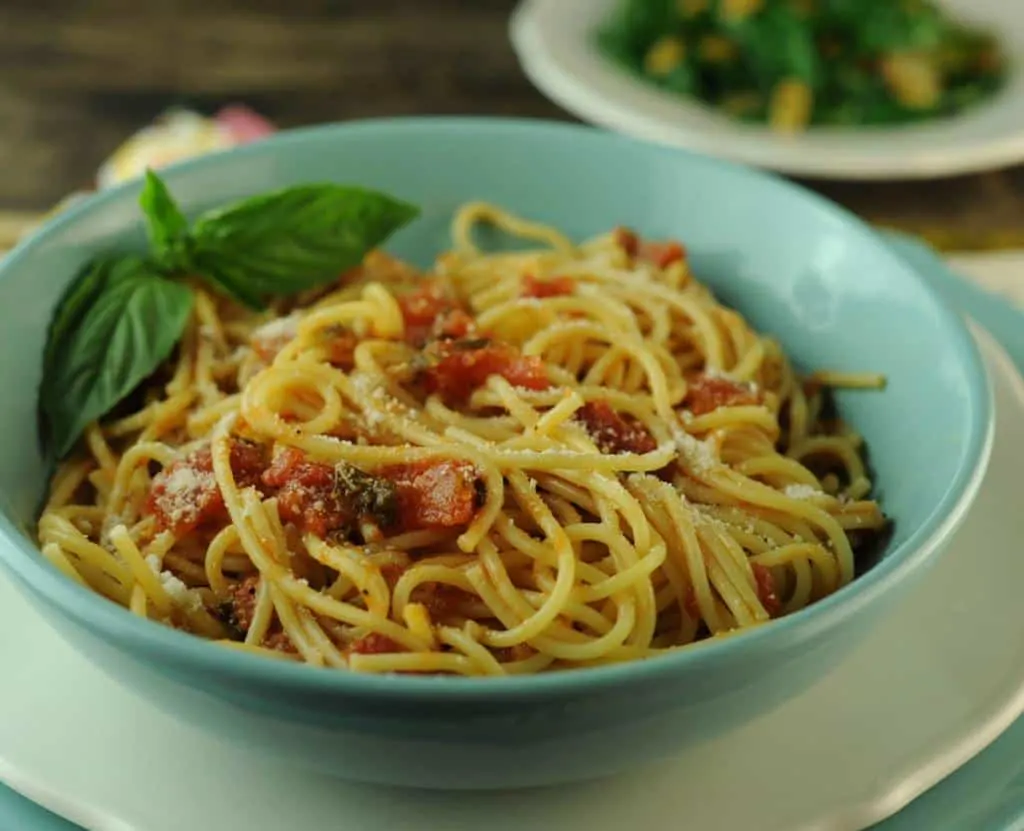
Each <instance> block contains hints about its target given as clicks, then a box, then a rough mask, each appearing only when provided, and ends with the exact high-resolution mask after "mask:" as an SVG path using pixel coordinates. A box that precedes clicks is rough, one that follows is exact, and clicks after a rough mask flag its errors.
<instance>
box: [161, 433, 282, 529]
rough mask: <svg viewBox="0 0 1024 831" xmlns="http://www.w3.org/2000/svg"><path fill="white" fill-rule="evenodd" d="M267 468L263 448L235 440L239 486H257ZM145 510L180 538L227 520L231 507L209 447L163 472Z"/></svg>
mask: <svg viewBox="0 0 1024 831" xmlns="http://www.w3.org/2000/svg"><path fill="white" fill-rule="evenodd" d="M265 467H266V453H265V451H264V449H263V448H262V447H260V446H259V445H256V444H252V443H251V442H247V441H241V440H233V441H232V443H231V471H232V473H234V476H235V482H236V483H237V484H238V486H239V487H242V488H246V487H250V486H252V485H256V484H257V483H258V482H259V481H260V474H261V473H262V472H263V469H264V468H265ZM145 510H146V513H148V514H151V515H152V516H154V517H155V518H156V523H157V527H158V528H159V529H160V530H169V531H171V532H172V533H173V534H174V535H175V536H177V537H180V536H184V535H185V534H188V533H189V532H191V531H194V530H195V529H196V528H198V527H199V526H201V525H208V524H210V523H215V522H221V521H225V520H226V519H227V510H226V509H225V507H224V496H223V494H221V492H220V488H219V487H218V486H217V479H216V477H215V476H214V473H213V455H212V454H211V452H210V448H209V446H205V447H201V448H199V449H198V450H194V451H193V452H192V453H190V454H189V455H188V456H186V457H185V458H184V459H179V460H178V461H176V462H173V463H172V464H170V465H168V466H167V467H166V468H164V469H163V470H162V471H160V473H158V474H157V475H156V477H155V478H154V479H153V484H152V486H151V487H150V489H149V496H148V497H147V499H146V508H145Z"/></svg>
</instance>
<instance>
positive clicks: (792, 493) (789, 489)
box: [782, 484, 822, 499]
mask: <svg viewBox="0 0 1024 831" xmlns="http://www.w3.org/2000/svg"><path fill="white" fill-rule="evenodd" d="M782 492H783V493H784V494H785V495H786V496H788V497H789V498H790V499H811V498H812V497H815V496H821V495H822V492H821V491H820V490H818V489H817V488H816V487H814V486H813V485H802V484H793V485H786V487H785V488H783V490H782Z"/></svg>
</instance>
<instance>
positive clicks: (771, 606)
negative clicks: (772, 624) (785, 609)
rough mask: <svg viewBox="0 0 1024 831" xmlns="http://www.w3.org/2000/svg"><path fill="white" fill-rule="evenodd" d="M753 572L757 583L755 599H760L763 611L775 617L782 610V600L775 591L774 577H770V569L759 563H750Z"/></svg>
mask: <svg viewBox="0 0 1024 831" xmlns="http://www.w3.org/2000/svg"><path fill="white" fill-rule="evenodd" d="M751 569H752V570H753V572H754V582H755V583H756V584H757V599H758V600H760V601H761V605H762V606H764V608H765V611H766V612H768V614H769V615H771V616H772V617H777V616H778V614H779V612H781V611H782V602H781V601H780V600H779V596H778V594H776V592H775V578H774V577H772V572H771V569H769V568H767V567H766V566H763V565H761V564H760V563H754V564H752V565H751Z"/></svg>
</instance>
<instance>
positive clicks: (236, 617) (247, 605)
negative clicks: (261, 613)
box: [226, 574, 260, 634]
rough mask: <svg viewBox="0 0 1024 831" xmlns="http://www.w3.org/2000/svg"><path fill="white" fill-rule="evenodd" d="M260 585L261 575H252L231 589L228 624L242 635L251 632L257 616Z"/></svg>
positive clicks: (228, 603)
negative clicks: (250, 629)
mask: <svg viewBox="0 0 1024 831" xmlns="http://www.w3.org/2000/svg"><path fill="white" fill-rule="evenodd" d="M259 584H260V577H259V575H258V574H251V575H249V576H248V577H246V578H245V579H244V580H242V581H241V582H240V583H236V584H235V585H234V586H232V587H231V596H230V598H229V599H228V602H227V604H226V605H227V618H228V620H227V622H228V623H230V624H231V625H232V626H234V627H235V628H236V629H237V630H238V631H239V632H241V633H242V634H245V633H246V632H248V631H249V627H250V626H252V620H253V618H254V617H255V615H256V589H257V588H258V587H259Z"/></svg>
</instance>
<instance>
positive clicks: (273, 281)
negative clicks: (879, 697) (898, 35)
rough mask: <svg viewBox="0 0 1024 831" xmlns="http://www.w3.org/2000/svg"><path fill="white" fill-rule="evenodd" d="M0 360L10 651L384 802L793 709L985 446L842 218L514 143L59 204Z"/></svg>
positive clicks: (759, 190)
mask: <svg viewBox="0 0 1024 831" xmlns="http://www.w3.org/2000/svg"><path fill="white" fill-rule="evenodd" d="M342 183H345V184H342ZM388 194H390V196H388ZM140 200H141V207H142V214H141V218H142V219H143V221H142V222H140ZM406 200H408V201H406ZM179 203H180V207H179ZM627 226H628V227H629V228H631V229H633V230H632V231H629V230H627ZM495 232H500V233H501V242H502V244H500V245H498V244H495V241H492V240H491V239H490V238H489V237H490V236H491V235H493V234H494V233H495ZM509 237H513V238H516V239H514V240H509V239H508V238H509ZM673 241H677V242H673ZM505 243H508V244H505ZM0 345H2V346H3V347H4V348H2V349H0V385H2V386H3V388H4V389H5V390H7V395H6V396H5V398H4V400H3V402H2V405H0V423H2V424H3V427H4V429H3V430H0V458H2V459H3V460H4V464H2V465H0V509H2V510H0V538H2V541H3V544H2V545H0V564H2V565H3V568H4V570H5V572H6V573H8V574H9V575H10V576H11V577H12V578H13V579H14V581H15V583H16V584H17V586H18V587H19V588H20V590H22V591H23V592H24V593H25V594H26V596H27V597H28V598H30V599H31V600H32V602H33V603H34V604H35V606H36V607H37V608H39V609H40V610H41V611H42V613H43V614H44V615H45V617H46V619H47V621H48V622H50V623H51V624H52V625H53V626H55V627H56V628H57V629H58V630H59V631H60V632H61V633H62V634H63V636H64V637H66V638H67V639H68V640H69V641H70V642H71V643H72V644H73V645H74V646H75V647H76V648H77V649H79V650H80V651H81V652H82V653H83V654H84V655H86V656H87V657H88V658H89V660H91V661H94V662H95V663H96V664H97V665H98V666H100V667H102V668H104V669H105V670H106V671H107V672H109V673H110V674H111V675H112V676H114V677H115V678H117V679H118V680H119V681H120V682H122V683H124V684H126V685H128V686H130V687H131V688H133V689H134V690H136V691H137V692H138V693H139V694H140V695H142V696H144V697H146V698H147V699H148V700H150V701H152V702H153V703H154V704H155V705H156V706H158V707H160V708H162V709H164V710H166V711H167V712H169V713H171V714H172V715H174V716H175V717H177V718H180V719H182V720H184V721H186V722H189V723H191V724H193V725H196V726H198V727H199V728H200V729H203V730H207V731H210V732H213V733H216V734H218V735H221V736H224V737H226V738H228V739H231V740H233V741H237V742H241V743H243V744H245V745H246V746H247V747H248V748H250V749H251V751H252V752H253V753H254V754H256V753H258V754H270V755H274V756H278V757H282V758H287V759H289V760H291V761H293V762H294V763H296V764H299V765H303V766H306V767H310V768H315V769H318V770H321V771H325V772H328V773H332V774H337V775H340V776H343V777H346V778H350V779H358V780H364V781H372V782H382V783H390V784H399V785H415V786H425V787H449V788H450V787H456V788H493V787H521V786H530V785H539V784H553V783H556V782H561V781H569V780H575V779H586V778H593V777H598V776H603V775H608V774H611V773H615V772H618V771H623V770H628V769H631V768H634V767H635V766H637V765H639V764H641V763H643V762H646V761H650V760H652V759H656V758H658V757H660V756H664V755H666V754H670V753H672V752H673V751H674V750H675V749H677V748H678V747H680V746H681V745H683V744H686V743H694V742H698V741H701V740H703V739H705V738H707V737H709V736H712V735H714V734H715V733H716V732H720V731H723V730H730V729H733V728H735V727H737V726H739V725H741V724H743V723H744V722H746V721H747V720H749V719H751V718H754V717H756V716H758V715H761V714H764V713H767V712H768V711H770V710H771V709H772V708H773V707H776V706H778V705H779V704H780V703H781V702H783V701H785V700H787V699H789V698H792V697H794V696H796V695H798V694H799V693H800V691H801V690H803V689H805V688H806V687H807V685H809V684H811V683H813V682H814V681H815V680H816V679H818V678H820V677H821V676H823V675H824V674H825V673H827V672H828V671H829V669H830V667H832V666H833V665H835V664H836V663H837V662H839V661H841V660H843V658H844V656H845V655H846V654H847V653H848V652H849V650H850V649H851V648H852V647H853V645H854V644H856V643H857V642H858V640H859V639H860V638H861V637H862V636H863V634H864V633H865V632H866V631H868V630H869V629H870V627H871V626H873V625H884V624H882V623H881V622H882V621H884V612H885V610H886V608H887V607H890V606H891V605H892V604H894V603H896V602H898V599H899V597H900V595H901V593H902V592H903V591H904V590H905V589H906V588H907V587H908V586H911V585H913V583H914V581H915V579H916V578H917V576H919V575H920V574H922V573H923V572H924V571H925V570H926V569H927V567H928V565H929V564H930V563H932V562H934V561H935V559H936V557H937V555H938V552H939V551H940V550H941V549H942V547H943V545H944V543H945V542H946V541H947V540H948V538H949V536H950V534H951V533H952V532H953V530H954V529H955V527H956V526H957V525H958V523H959V522H960V521H961V520H962V518H963V517H964V515H965V513H966V511H967V509H968V507H969V505H970V503H971V500H972V498H973V496H974V494H975V492H976V489H977V485H978V483H979V482H980V476H981V474H982V472H983V471H984V467H985V462H986V460H987V453H988V450H989V439H990V432H991V410H990V403H989V398H988V386H987V381H986V378H985V376H984V372H983V370H982V369H981V364H980V360H979V358H978V355H977V353H976V351H975V349H974V346H973V344H972V342H971V340H970V338H969V335H968V334H967V333H966V330H965V329H964V327H963V326H962V324H961V323H960V322H959V320H958V319H957V317H956V316H955V315H954V314H953V313H951V312H950V311H949V310H947V309H946V307H945V306H944V305H943V304H942V303H940V302H939V301H938V300H937V299H936V298H935V297H934V296H933V295H932V294H931V292H930V291H929V290H928V288H927V287H926V286H925V285H924V284H923V282H922V281H921V279H920V278H919V277H917V276H916V275H915V274H914V273H913V272H912V271H911V270H910V269H909V268H907V267H906V266H905V265H903V264H902V263H901V261H900V260H898V259H897V258H896V257H895V256H894V255H893V254H892V253H890V252H889V251H888V250H887V249H886V248H885V246H884V245H883V244H882V243H881V242H880V241H879V240H878V239H877V237H875V236H874V235H873V234H872V233H871V232H870V231H869V230H867V229H865V228H863V227H862V226H861V225H860V224H859V223H858V222H857V221H856V220H854V219H852V218H850V217H848V216H847V215H845V214H844V213H843V212H841V211H839V210H838V209H836V208H834V207H832V206H830V205H828V204H827V203H824V202H823V201H821V200H819V199H817V198H815V197H813V196H811V195H809V194H806V193H804V192H803V191H801V190H799V189H798V188H795V187H793V186H790V185H787V184H784V183H781V182H778V181H776V180H774V179H772V178H770V177H766V176H764V175H761V174H757V173H753V172H750V171H746V170H743V169H740V168H735V167H731V166H728V165H724V164H721V163H718V162H713V161H709V160H705V159H702V158H699V157H693V156H688V155H686V154H683V153H677V152H672V151H666V150H664V149H659V148H655V147H651V146H648V145H644V144H641V143H637V142H634V141H631V140H628V139H624V138H621V137H617V136H613V135H607V134H603V133H599V132H597V131H593V130H590V129H586V128H580V127H569V126H558V125H544V124H535V123H529V122H515V121H501V120H496V121H495V120H473V119H469V120H462V119H411V120H397V121H388V122H368V123H364V124H350V125H343V126H338V127H329V128H322V129H316V130H310V131H299V132H297V133H294V134H284V135H282V136H279V137H275V138H273V139H268V140H267V141H266V142H263V143H260V144H256V145H252V146H251V147H248V148H244V149H240V150H237V151H231V152H227V153H224V154H221V155H218V156H215V157H209V158H206V159H200V160H197V161H194V162H189V163H186V164H184V165H181V166H179V167H178V168H176V169H174V170H169V172H168V173H167V185H166V186H165V185H164V184H163V182H162V181H160V180H159V179H157V178H156V177H149V178H148V179H147V180H146V181H145V182H144V183H143V184H142V185H141V187H140V185H138V184H135V185H129V186H125V187H123V188H120V189H115V190H112V191H110V192H107V193H104V194H101V195H99V196H96V197H95V198H92V199H90V200H87V201H85V202H83V203H81V204H80V205H78V206H75V207H72V208H71V209H69V211H68V212H67V213H65V214H62V215H61V216H60V217H57V218H56V219H54V220H53V221H52V222H51V223H50V224H48V225H47V226H45V227H44V228H43V229H41V230H40V231H39V232H38V233H36V234H35V235H33V237H31V238H30V239H28V240H26V241H25V242H24V243H23V244H22V245H21V246H20V247H19V248H18V249H17V250H15V251H14V252H12V254H10V255H9V256H8V257H7V258H5V259H4V261H3V262H2V263H0ZM40 356H41V360H40ZM863 373H868V374H863ZM883 379H884V381H885V387H884V389H881V388H880V384H881V382H882V380H883ZM37 425H39V426H38V427H37ZM40 438H41V439H42V440H43V444H42V449H40V443H39V441H38V439H40ZM53 463H56V464H55V465H54V464H53ZM197 635H198V637H197ZM254 653H255V654H254Z"/></svg>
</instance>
